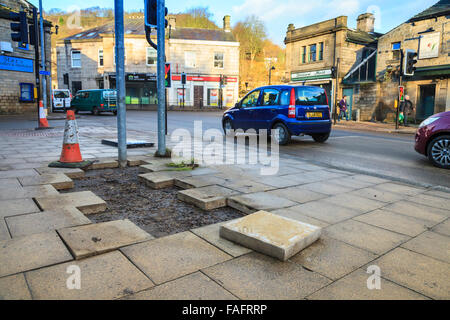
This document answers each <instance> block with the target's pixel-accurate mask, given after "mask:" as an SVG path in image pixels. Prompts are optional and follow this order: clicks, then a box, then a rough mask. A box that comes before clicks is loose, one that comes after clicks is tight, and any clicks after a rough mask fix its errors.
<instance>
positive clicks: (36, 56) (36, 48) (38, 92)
mask: <svg viewBox="0 0 450 320" xmlns="http://www.w3.org/2000/svg"><path fill="white" fill-rule="evenodd" d="M33 25H34V28H33V31H34V41H35V43H34V74H35V77H36V91H35V92H36V94H35V99H36V107H37V128H39V100H40V98H41V84H40V77H39V30H38V28H37V25H38V18H37V9H36V8H35V7H34V6H33Z"/></svg>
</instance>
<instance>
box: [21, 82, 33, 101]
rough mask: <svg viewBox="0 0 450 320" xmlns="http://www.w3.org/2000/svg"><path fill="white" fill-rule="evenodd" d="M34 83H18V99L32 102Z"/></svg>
mask: <svg viewBox="0 0 450 320" xmlns="http://www.w3.org/2000/svg"><path fill="white" fill-rule="evenodd" d="M33 91H34V85H33V84H32V83H20V98H19V100H20V101H23V102H33V100H34V94H33V93H34V92H33Z"/></svg>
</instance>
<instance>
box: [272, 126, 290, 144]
mask: <svg viewBox="0 0 450 320" xmlns="http://www.w3.org/2000/svg"><path fill="white" fill-rule="evenodd" d="M273 129H274V130H275V132H274V134H273V135H272V139H275V141H277V142H278V144H281V145H285V144H288V143H289V141H291V133H290V132H289V130H288V128H287V127H286V126H285V125H284V124H283V123H281V122H278V123H276V124H275V125H274V126H273Z"/></svg>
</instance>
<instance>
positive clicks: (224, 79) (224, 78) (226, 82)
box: [222, 76, 228, 86]
mask: <svg viewBox="0 0 450 320" xmlns="http://www.w3.org/2000/svg"><path fill="white" fill-rule="evenodd" d="M222 83H223V85H224V86H226V85H227V84H228V78H227V76H223V81H222Z"/></svg>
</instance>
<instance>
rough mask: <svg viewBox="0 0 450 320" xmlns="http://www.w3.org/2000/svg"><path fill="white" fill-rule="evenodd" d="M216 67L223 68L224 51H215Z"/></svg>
mask: <svg viewBox="0 0 450 320" xmlns="http://www.w3.org/2000/svg"><path fill="white" fill-rule="evenodd" d="M214 68H218V69H223V53H222V52H216V53H214Z"/></svg>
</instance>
